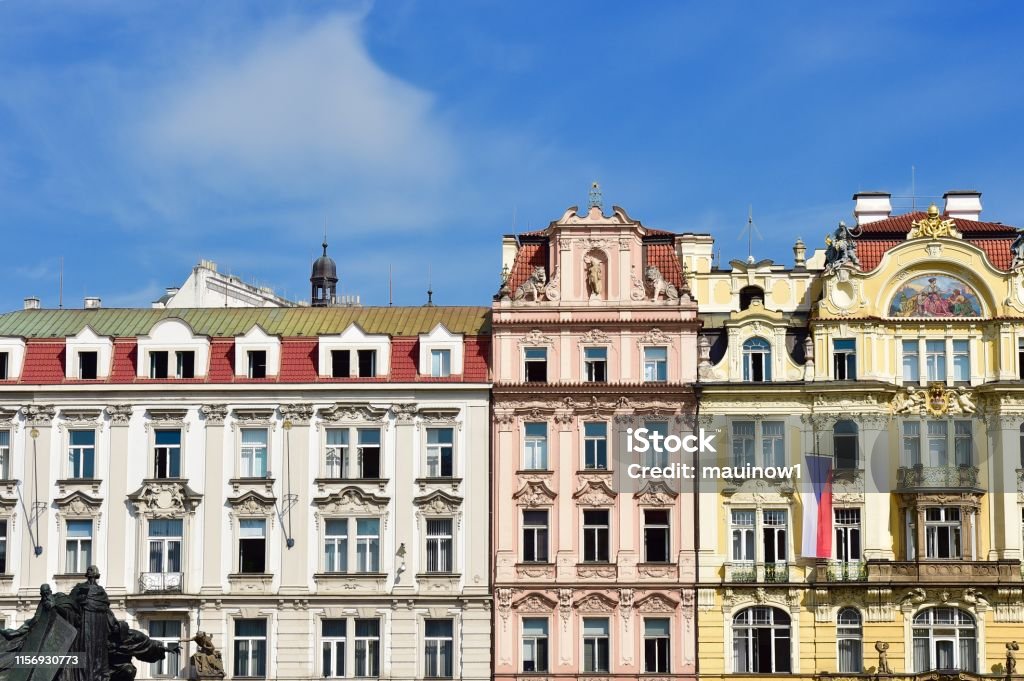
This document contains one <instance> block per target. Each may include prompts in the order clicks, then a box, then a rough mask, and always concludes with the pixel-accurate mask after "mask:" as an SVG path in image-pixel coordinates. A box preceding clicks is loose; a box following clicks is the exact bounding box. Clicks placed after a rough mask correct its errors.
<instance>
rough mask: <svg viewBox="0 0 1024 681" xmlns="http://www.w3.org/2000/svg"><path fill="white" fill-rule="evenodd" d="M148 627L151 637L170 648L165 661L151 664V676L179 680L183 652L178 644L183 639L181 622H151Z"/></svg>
mask: <svg viewBox="0 0 1024 681" xmlns="http://www.w3.org/2000/svg"><path fill="white" fill-rule="evenodd" d="M148 626H149V637H150V638H151V639H152V640H154V641H156V642H157V643H162V644H164V646H166V647H167V648H169V650H168V651H167V653H166V655H165V657H164V659H162V660H159V661H157V662H152V663H150V665H149V674H150V676H152V677H154V678H169V679H174V678H178V671H179V670H180V669H181V650H180V649H179V648H178V647H177V645H176V644H178V643H179V642H180V641H181V639H182V636H181V620H150V621H149V625H148ZM171 644H175V645H171Z"/></svg>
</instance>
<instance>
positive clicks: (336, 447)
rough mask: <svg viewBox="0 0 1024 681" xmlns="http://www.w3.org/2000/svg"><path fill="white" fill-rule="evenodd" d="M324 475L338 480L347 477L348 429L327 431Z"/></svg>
mask: <svg viewBox="0 0 1024 681" xmlns="http://www.w3.org/2000/svg"><path fill="white" fill-rule="evenodd" d="M325 456H326V459H325V461H324V466H325V468H324V473H325V474H326V475H327V477H328V478H333V479H335V480H340V479H342V478H347V477H348V428H328V429H327V453H326V455H325Z"/></svg>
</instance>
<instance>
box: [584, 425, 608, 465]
mask: <svg viewBox="0 0 1024 681" xmlns="http://www.w3.org/2000/svg"><path fill="white" fill-rule="evenodd" d="M583 467H584V468H585V469H587V470H600V471H603V470H607V469H608V424H607V423H604V422H603V421H588V422H586V423H584V424H583Z"/></svg>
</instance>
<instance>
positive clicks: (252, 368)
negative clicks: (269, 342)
mask: <svg viewBox="0 0 1024 681" xmlns="http://www.w3.org/2000/svg"><path fill="white" fill-rule="evenodd" d="M247 354H248V359H249V373H248V376H249V378H266V377H267V351H266V350H249V352H248V353H247Z"/></svg>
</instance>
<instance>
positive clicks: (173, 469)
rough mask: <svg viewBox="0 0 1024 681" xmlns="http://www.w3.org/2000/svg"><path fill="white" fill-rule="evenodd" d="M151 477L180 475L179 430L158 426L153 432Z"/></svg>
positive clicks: (178, 476)
mask: <svg viewBox="0 0 1024 681" xmlns="http://www.w3.org/2000/svg"><path fill="white" fill-rule="evenodd" d="M153 468H154V470H153V477H155V478H180V477H181V430H180V429H178V428H168V429H164V428H160V429H157V430H156V431H155V432H154V447H153Z"/></svg>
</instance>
